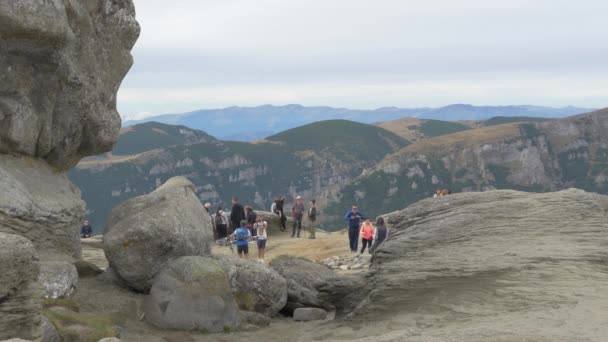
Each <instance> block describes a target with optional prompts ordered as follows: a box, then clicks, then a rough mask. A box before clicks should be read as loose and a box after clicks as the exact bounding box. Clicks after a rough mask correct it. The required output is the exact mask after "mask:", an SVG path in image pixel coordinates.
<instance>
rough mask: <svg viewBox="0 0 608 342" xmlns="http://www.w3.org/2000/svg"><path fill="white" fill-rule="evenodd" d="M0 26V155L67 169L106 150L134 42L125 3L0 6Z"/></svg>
mask: <svg viewBox="0 0 608 342" xmlns="http://www.w3.org/2000/svg"><path fill="white" fill-rule="evenodd" d="M0 22H1V23H2V25H1V27H0V37H1V38H2V40H1V41H0V69H1V70H2V73H0V153H7V154H20V155H26V156H31V157H34V158H40V159H44V160H45V161H47V162H48V163H49V164H50V165H52V166H53V167H55V168H57V169H60V170H67V169H69V168H70V167H72V166H74V165H75V164H76V163H77V162H78V161H79V160H80V159H81V158H82V157H83V156H87V155H94V154H98V153H102V152H106V151H108V150H110V149H111V148H112V145H113V144H114V142H115V141H116V138H117V137H118V131H119V129H120V116H119V115H118V112H117V111H116V91H117V90H118V87H119V85H120V82H121V81H122V79H123V77H124V76H125V74H126V73H127V71H128V70H129V68H130V67H131V64H132V63H133V59H132V57H131V54H130V50H131V48H132V47H133V44H135V40H136V39H137V37H138V35H139V25H138V24H137V21H135V9H134V6H133V3H132V1H131V0H118V1H116V0H112V1H111V0H103V1H98V0H86V1H34V0H18V1H2V2H1V3H0Z"/></svg>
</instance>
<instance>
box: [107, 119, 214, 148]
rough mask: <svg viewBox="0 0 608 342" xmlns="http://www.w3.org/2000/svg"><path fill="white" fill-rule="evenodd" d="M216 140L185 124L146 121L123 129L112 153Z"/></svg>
mask: <svg viewBox="0 0 608 342" xmlns="http://www.w3.org/2000/svg"><path fill="white" fill-rule="evenodd" d="M213 140H216V139H215V138H214V137H212V136H210V135H208V134H206V133H205V132H201V131H198V130H194V129H190V128H188V127H185V126H171V125H166V124H162V123H158V122H147V123H143V124H140V125H135V126H131V127H129V128H126V129H123V130H122V131H121V133H120V138H119V139H118V141H117V142H116V145H115V146H114V149H113V150H112V153H113V154H114V155H131V154H137V153H141V152H144V151H149V150H152V149H156V148H162V147H168V146H172V145H181V144H192V143H197V142H207V141H213Z"/></svg>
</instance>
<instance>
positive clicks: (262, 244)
mask: <svg viewBox="0 0 608 342" xmlns="http://www.w3.org/2000/svg"><path fill="white" fill-rule="evenodd" d="M254 228H255V229H256V230H257V233H258V236H257V243H258V262H260V263H262V264H263V263H264V251H265V249H266V241H267V240H268V232H267V228H268V223H267V222H266V221H264V219H263V218H262V217H261V216H258V217H257V219H256V222H255V224H254Z"/></svg>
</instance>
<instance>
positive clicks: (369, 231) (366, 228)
mask: <svg viewBox="0 0 608 342" xmlns="http://www.w3.org/2000/svg"><path fill="white" fill-rule="evenodd" d="M374 233H375V228H374V225H373V224H372V222H371V221H370V220H369V219H366V220H365V222H363V224H362V225H361V231H360V232H359V234H360V235H361V244H362V245H363V247H361V254H363V252H365V247H366V246H367V247H368V248H369V249H368V251H369V253H371V248H372V243H373V242H374Z"/></svg>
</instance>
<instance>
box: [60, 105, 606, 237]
mask: <svg viewBox="0 0 608 342" xmlns="http://www.w3.org/2000/svg"><path fill="white" fill-rule="evenodd" d="M607 137H608V110H601V111H595V112H592V113H589V114H583V115H578V116H572V117H568V118H563V119H544V118H534V117H495V118H491V119H488V120H476V121H463V122H447V121H441V120H429V119H420V118H400V119H397V120H392V121H388V122H378V123H375V124H374V125H370V124H362V123H358V122H353V121H348V120H325V121H319V122H315V123H312V124H308V125H303V126H300V127H297V128H292V129H289V130H286V131H283V132H280V133H278V134H275V135H272V136H269V137H267V138H265V139H262V140H258V141H256V142H254V143H249V142H238V141H223V140H219V139H217V138H215V137H213V136H211V135H209V134H207V133H205V132H202V131H198V130H194V129H191V128H188V127H185V126H175V125H168V124H163V123H156V122H149V123H144V124H138V125H134V126H130V127H127V128H124V129H123V130H122V132H121V135H120V137H119V140H118V143H117V144H116V146H115V148H114V150H113V152H112V153H108V154H104V155H100V156H96V157H91V158H87V159H84V160H82V161H81V162H80V163H79V164H78V165H77V167H76V168H74V169H73V170H71V171H70V173H69V174H68V176H69V178H70V179H71V180H72V182H74V183H75V184H76V185H77V186H78V187H79V188H80V189H81V190H82V194H83V198H84V200H85V202H86V203H87V207H88V211H87V215H88V217H89V219H91V220H92V221H93V222H95V223H96V224H97V227H98V228H101V227H103V225H104V223H105V219H106V217H107V215H108V213H109V211H110V210H111V208H112V207H113V206H115V205H117V204H118V203H120V202H122V201H124V200H126V199H128V198H131V197H133V196H136V195H140V194H145V193H149V192H151V191H153V190H154V189H156V187H158V186H159V185H160V184H162V183H163V182H165V181H166V180H167V179H169V178H171V177H173V176H176V175H182V176H186V177H188V178H189V179H191V180H192V181H193V183H194V184H196V194H197V196H198V197H199V198H200V199H201V201H203V202H210V203H211V204H212V205H213V207H215V206H217V205H222V206H227V205H229V203H230V197H231V196H233V195H237V196H238V197H239V198H240V199H241V202H242V203H244V204H249V205H252V206H253V207H254V208H256V209H263V210H268V208H269V207H270V204H271V203H272V201H273V200H274V199H276V197H277V196H278V195H281V194H284V195H286V197H287V203H288V208H289V205H290V203H291V201H293V199H294V198H295V196H296V195H301V196H302V197H304V198H306V199H309V198H316V199H317V200H318V203H319V208H320V210H321V213H322V214H321V216H320V218H321V221H320V222H321V225H322V227H324V228H326V229H328V230H335V229H340V228H341V227H342V226H343V225H344V224H343V222H342V220H341V218H342V216H343V213H344V211H345V210H347V209H348V208H349V207H350V205H351V204H353V203H357V204H358V205H359V206H360V207H361V208H363V210H364V212H365V213H366V214H367V215H369V216H372V217H373V216H376V215H379V214H382V213H385V212H390V211H392V210H396V209H401V208H404V207H405V206H406V205H408V204H411V203H414V202H416V201H418V200H419V199H421V198H425V197H430V196H432V194H433V193H434V191H435V190H436V189H438V188H448V189H451V190H452V191H454V192H460V191H483V190H487V189H507V188H508V189H519V190H527V191H553V190H558V189H563V188H568V187H578V188H582V189H584V190H588V191H594V192H599V193H608V138H607Z"/></svg>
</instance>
